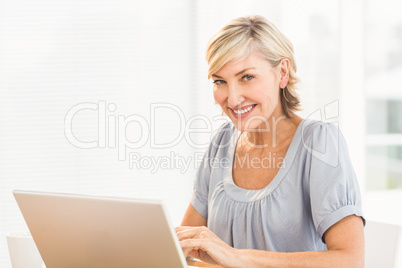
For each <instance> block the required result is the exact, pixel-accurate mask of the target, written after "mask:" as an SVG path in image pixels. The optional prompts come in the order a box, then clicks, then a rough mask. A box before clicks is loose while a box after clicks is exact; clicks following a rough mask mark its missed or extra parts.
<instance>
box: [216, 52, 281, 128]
mask: <svg viewBox="0 0 402 268" xmlns="http://www.w3.org/2000/svg"><path fill="white" fill-rule="evenodd" d="M283 62H284V60H282V62H281V63H280V64H279V65H278V66H277V67H272V65H271V64H270V62H269V61H267V60H266V59H264V58H263V57H262V56H261V54H260V53H258V52H257V51H255V50H254V51H252V52H251V53H250V55H249V56H248V57H246V58H244V59H241V60H232V61H229V62H227V63H226V64H225V65H224V66H223V67H222V68H221V69H219V70H218V71H217V72H216V73H214V74H213V75H212V79H213V80H214V98H215V101H216V102H217V103H218V104H219V105H220V106H221V108H222V110H223V111H224V112H225V113H226V115H227V116H229V118H230V119H231V120H232V122H233V123H234V125H235V126H236V128H237V129H238V130H240V131H248V130H251V129H257V128H266V124H268V122H270V121H269V120H270V118H271V116H272V115H273V114H275V116H278V117H279V116H281V115H282V114H283V113H282V114H281V110H282V109H281V103H280V95H279V94H280V90H281V89H280V87H282V88H283V87H284V86H283V84H284V83H287V81H286V68H284V67H283V66H285V67H286V59H285V64H284V63H283Z"/></svg>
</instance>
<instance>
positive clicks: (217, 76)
mask: <svg viewBox="0 0 402 268" xmlns="http://www.w3.org/2000/svg"><path fill="white" fill-rule="evenodd" d="M251 69H255V67H250V68H246V69H244V70H242V71H240V72H238V73H237V74H235V76H238V75H240V74H242V73H244V72H246V71H248V70H251ZM212 76H214V77H216V78H221V79H222V78H223V77H220V76H219V75H216V74H213V75H212Z"/></svg>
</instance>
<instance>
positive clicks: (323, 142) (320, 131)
mask: <svg viewBox="0 0 402 268" xmlns="http://www.w3.org/2000/svg"><path fill="white" fill-rule="evenodd" d="M300 124H301V125H300V128H301V129H300V130H301V131H300V133H301V134H300V136H301V137H300V141H301V144H302V147H303V149H304V150H303V152H304V153H306V154H310V155H312V156H314V158H315V159H318V160H320V161H321V162H323V163H326V164H328V165H331V166H337V165H338V159H339V155H340V154H342V155H343V156H346V155H347V154H348V149H347V145H346V141H345V139H344V137H343V135H342V132H341V131H340V129H339V126H338V124H337V123H333V122H322V121H318V120H311V119H307V120H306V119H305V120H303V122H301V123H300Z"/></svg>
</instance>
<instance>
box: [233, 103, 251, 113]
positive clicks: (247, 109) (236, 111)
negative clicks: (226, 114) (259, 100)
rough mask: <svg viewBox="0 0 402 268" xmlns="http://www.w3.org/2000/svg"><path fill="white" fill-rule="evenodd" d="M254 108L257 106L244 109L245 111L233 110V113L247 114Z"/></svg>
mask: <svg viewBox="0 0 402 268" xmlns="http://www.w3.org/2000/svg"><path fill="white" fill-rule="evenodd" d="M254 106H255V105H251V106H249V107H248V108H246V109H243V110H233V112H234V113H235V114H244V113H247V112H248V111H250V110H251V109H252V108H253V107H254Z"/></svg>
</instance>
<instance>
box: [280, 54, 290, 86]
mask: <svg viewBox="0 0 402 268" xmlns="http://www.w3.org/2000/svg"><path fill="white" fill-rule="evenodd" d="M279 65H280V68H281V69H280V77H281V80H280V84H279V87H280V88H285V87H286V86H287V85H288V82H289V67H290V63H289V59H288V58H283V59H282V60H281V62H280V64H279Z"/></svg>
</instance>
